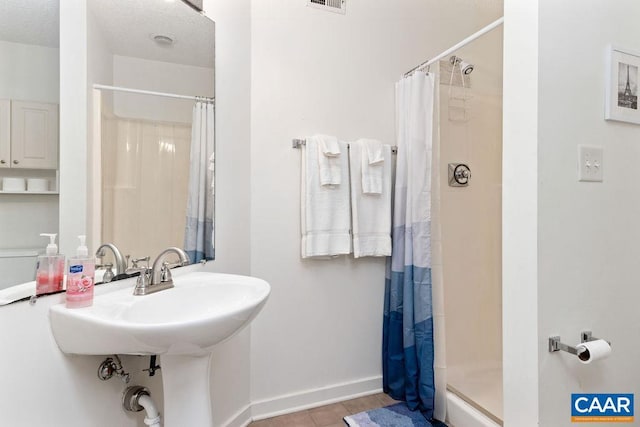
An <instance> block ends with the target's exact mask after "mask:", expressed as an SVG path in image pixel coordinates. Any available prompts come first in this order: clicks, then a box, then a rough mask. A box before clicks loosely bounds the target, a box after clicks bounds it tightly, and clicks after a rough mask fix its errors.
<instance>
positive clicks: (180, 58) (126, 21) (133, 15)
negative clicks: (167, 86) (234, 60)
mask: <svg viewBox="0 0 640 427" xmlns="http://www.w3.org/2000/svg"><path fill="white" fill-rule="evenodd" d="M4 1H6V0H0V2H4ZM31 1H38V0H31ZM63 1H64V0H63ZM89 10H90V13H92V14H93V15H94V17H95V18H96V21H97V22H98V25H99V27H100V30H101V32H102V34H103V35H104V37H105V39H106V40H107V43H108V45H109V48H110V49H111V52H112V53H113V54H115V55H123V56H133V57H137V58H143V59H150V60H155V61H165V62H173V63H178V64H187V65H196V66H200V67H208V68H213V64H214V52H213V49H214V24H213V21H211V20H210V19H208V18H207V17H205V16H202V15H200V14H199V13H197V12H196V11H194V10H193V9H192V8H191V7H189V6H187V5H186V4H184V3H182V1H180V0H174V1H167V0H90V1H89ZM156 34H161V35H167V36H170V37H171V38H173V39H174V40H175V43H174V44H173V45H171V46H162V45H159V44H157V43H156V42H155V41H153V39H152V37H153V35H156Z"/></svg>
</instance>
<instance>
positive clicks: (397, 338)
mask: <svg viewBox="0 0 640 427" xmlns="http://www.w3.org/2000/svg"><path fill="white" fill-rule="evenodd" d="M433 91H434V78H433V76H431V75H428V74H425V73H421V72H418V73H415V74H414V75H412V76H410V77H407V78H404V79H402V80H401V81H400V82H398V83H397V85H396V120H397V143H398V157H397V168H396V183H395V193H394V214H393V216H394V218H393V224H394V227H393V230H392V235H393V252H392V255H391V259H390V260H389V261H388V263H387V277H386V282H385V308H384V324H383V348H382V353H383V387H384V390H385V392H387V393H389V395H391V396H392V397H393V398H395V399H398V400H405V401H406V402H407V406H408V407H409V408H410V409H412V410H420V411H422V413H423V414H424V415H425V417H427V419H432V418H433V413H434V407H435V380H434V368H433V363H434V344H433V317H432V316H433V314H432V313H433V307H432V296H431V291H432V281H431V151H432V148H431V146H432V129H433V128H432V126H433V123H432V120H433V101H434V96H433Z"/></svg>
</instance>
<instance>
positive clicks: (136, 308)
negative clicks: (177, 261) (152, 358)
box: [49, 272, 270, 427]
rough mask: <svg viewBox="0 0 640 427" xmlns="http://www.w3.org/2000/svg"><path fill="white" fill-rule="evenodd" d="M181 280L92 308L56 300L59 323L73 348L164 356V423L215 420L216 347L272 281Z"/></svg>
mask: <svg viewBox="0 0 640 427" xmlns="http://www.w3.org/2000/svg"><path fill="white" fill-rule="evenodd" d="M173 280H174V284H175V287H174V288H171V289H166V290H163V291H160V292H157V293H153V294H150V295H143V296H134V295H133V287H131V288H125V289H119V290H114V291H113V292H107V293H104V294H101V295H97V296H96V297H95V298H94V302H93V305H92V306H91V307H85V308H76V309H67V308H66V307H65V306H64V304H58V305H55V306H52V307H51V309H50V312H49V315H50V321H51V329H52V331H53V336H54V337H55V340H56V342H57V343H58V346H59V347H60V349H61V350H62V351H63V352H65V353H71V354H85V355H109V354H136V355H145V354H157V355H159V356H160V365H161V367H162V384H163V388H164V412H165V414H164V425H165V426H166V427H179V426H211V425H213V424H212V417H211V399H210V396H209V378H210V377H211V375H210V373H209V369H210V359H211V350H212V348H213V347H214V346H215V345H216V344H219V343H220V342H222V341H223V340H225V339H227V338H229V337H231V336H233V335H234V334H235V333H237V332H238V331H240V330H241V329H242V328H243V327H244V326H246V325H248V324H249V323H250V322H251V320H252V319H253V318H254V317H255V316H256V315H257V314H258V312H259V311H260V309H261V308H262V306H263V305H264V304H265V302H266V300H267V297H268V296H269V292H270V287H269V284H268V283H267V282H265V281H264V280H260V279H256V278H253V277H246V276H237V275H231V274H218V273H208V272H195V273H187V274H184V275H179V276H178V275H176V276H174V278H173ZM103 286H109V285H103Z"/></svg>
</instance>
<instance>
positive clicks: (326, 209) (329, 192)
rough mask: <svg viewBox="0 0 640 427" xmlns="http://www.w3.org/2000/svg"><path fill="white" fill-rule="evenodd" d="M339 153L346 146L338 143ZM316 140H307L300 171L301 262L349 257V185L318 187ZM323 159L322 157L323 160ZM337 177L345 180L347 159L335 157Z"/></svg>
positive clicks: (345, 157) (344, 156) (347, 166)
mask: <svg viewBox="0 0 640 427" xmlns="http://www.w3.org/2000/svg"><path fill="white" fill-rule="evenodd" d="M338 145H339V149H340V151H341V152H342V153H346V152H347V144H346V143H345V142H338ZM319 156H323V155H322V154H320V152H319V149H318V141H317V139H316V138H307V145H306V147H303V153H302V168H301V185H300V189H301V198H300V202H301V206H300V212H301V231H302V258H309V257H327V256H333V255H342V254H348V253H351V215H350V212H349V184H348V183H347V182H345V183H342V184H339V185H331V186H323V185H320V170H319V168H318V167H317V165H318V157H319ZM323 157H324V156H323ZM337 159H339V163H338V164H339V166H340V171H341V174H342V175H344V176H349V169H348V168H349V156H347V155H343V156H340V157H337Z"/></svg>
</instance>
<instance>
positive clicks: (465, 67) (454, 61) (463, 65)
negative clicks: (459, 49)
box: [449, 55, 473, 75]
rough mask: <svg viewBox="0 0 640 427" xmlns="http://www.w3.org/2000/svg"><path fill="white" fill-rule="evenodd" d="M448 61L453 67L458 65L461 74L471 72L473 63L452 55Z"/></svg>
mask: <svg viewBox="0 0 640 427" xmlns="http://www.w3.org/2000/svg"><path fill="white" fill-rule="evenodd" d="M449 62H450V63H451V65H453V66H454V67H455V66H456V65H458V66H459V67H460V72H461V73H462V74H465V75H467V74H471V72H472V71H473V64H470V63H468V62H467V61H465V60H464V59H462V58H460V57H459V56H455V55H453V56H452V57H451V58H449Z"/></svg>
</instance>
